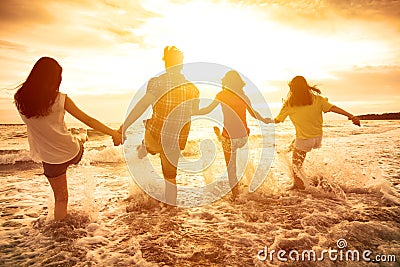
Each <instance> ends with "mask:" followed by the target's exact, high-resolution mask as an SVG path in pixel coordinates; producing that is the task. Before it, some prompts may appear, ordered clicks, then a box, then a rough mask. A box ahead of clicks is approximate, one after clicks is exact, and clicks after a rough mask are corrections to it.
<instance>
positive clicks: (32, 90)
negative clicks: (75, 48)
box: [14, 57, 62, 118]
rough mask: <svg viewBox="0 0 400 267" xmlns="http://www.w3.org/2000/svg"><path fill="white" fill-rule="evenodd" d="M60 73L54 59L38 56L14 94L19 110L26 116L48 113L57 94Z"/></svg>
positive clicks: (60, 69) (59, 67)
mask: <svg viewBox="0 0 400 267" xmlns="http://www.w3.org/2000/svg"><path fill="white" fill-rule="evenodd" d="M61 73H62V68H61V66H60V64H58V62H57V61H56V60H55V59H53V58H50V57H42V58H40V59H39V60H38V61H37V62H36V63H35V65H34V66H33V68H32V70H31V72H30V73H29V76H28V78H26V81H25V82H24V83H22V84H21V85H20V86H19V89H18V91H17V92H16V93H15V95H14V100H15V105H16V106H17V109H18V110H19V112H20V113H21V114H23V115H25V116H26V117H27V118H30V117H40V116H46V115H48V114H49V113H50V110H51V107H52V105H53V104H54V101H55V100H56V97H57V95H58V90H59V87H60V83H61Z"/></svg>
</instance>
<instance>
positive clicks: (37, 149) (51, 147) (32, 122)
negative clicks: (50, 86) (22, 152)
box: [20, 93, 80, 164]
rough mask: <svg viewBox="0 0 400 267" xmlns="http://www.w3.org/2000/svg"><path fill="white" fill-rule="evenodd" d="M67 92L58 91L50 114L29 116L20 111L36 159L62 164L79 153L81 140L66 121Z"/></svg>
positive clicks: (33, 156) (32, 155)
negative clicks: (71, 131)
mask: <svg viewBox="0 0 400 267" xmlns="http://www.w3.org/2000/svg"><path fill="white" fill-rule="evenodd" d="M65 97H66V94H63V93H58V96H57V97H56V100H55V101H54V104H53V106H52V108H51V111H50V113H49V115H47V116H41V117H30V118H27V117H25V116H24V115H22V114H21V113H20V116H21V118H22V120H23V121H24V122H25V124H26V126H27V128H28V141H29V147H30V154H31V157H32V159H33V160H34V161H43V162H46V163H50V164H60V163H64V162H67V161H70V160H71V159H73V158H74V157H76V156H77V155H78V153H79V149H80V146H79V142H78V140H77V139H76V138H74V137H73V136H72V135H71V134H70V133H69V132H68V129H67V126H66V125H65V122H64V115H65V109H64V103H65Z"/></svg>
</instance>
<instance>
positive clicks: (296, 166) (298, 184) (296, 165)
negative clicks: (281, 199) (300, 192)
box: [292, 149, 307, 189]
mask: <svg viewBox="0 0 400 267" xmlns="http://www.w3.org/2000/svg"><path fill="white" fill-rule="evenodd" d="M306 155H307V152H305V151H301V150H298V149H294V150H293V156H292V162H293V179H294V182H293V188H297V189H305V186H304V182H303V180H301V179H300V176H299V172H300V168H301V166H302V165H303V162H304V160H305V158H306Z"/></svg>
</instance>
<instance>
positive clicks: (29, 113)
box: [14, 57, 122, 220]
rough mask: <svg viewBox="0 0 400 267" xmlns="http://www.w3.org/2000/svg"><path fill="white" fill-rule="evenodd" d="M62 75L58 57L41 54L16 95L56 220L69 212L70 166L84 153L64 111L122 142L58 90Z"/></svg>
mask: <svg viewBox="0 0 400 267" xmlns="http://www.w3.org/2000/svg"><path fill="white" fill-rule="evenodd" d="M61 75H62V68H61V66H60V65H59V64H58V62H57V61H56V60H54V59H53V58H50V57H42V58H40V59H39V60H38V61H37V62H36V63H35V65H34V66H33V68H32V70H31V72H30V74H29V76H28V78H27V79H26V81H25V82H24V83H22V84H21V85H20V86H19V89H18V91H17V92H16V93H15V95H14V100H15V105H16V106H17V109H18V112H19V113H20V116H21V118H22V120H23V121H24V122H25V124H26V125H27V130H28V141H29V147H30V152H31V156H32V158H33V159H35V160H40V161H42V164H43V169H44V175H45V176H46V177H47V179H48V181H49V183H50V185H51V188H52V189H53V192H54V199H55V205H54V219H55V220H62V219H64V218H65V217H66V215H67V206H68V187H67V177H66V171H67V167H68V166H69V165H71V164H77V163H78V162H79V161H80V160H81V158H82V154H83V142H82V141H81V140H78V139H76V138H75V137H73V136H72V135H71V134H70V133H69V132H68V129H67V127H66V125H65V122H64V115H65V111H67V112H68V113H70V114H71V115H72V116H74V117H75V118H77V119H78V120H80V121H81V122H83V123H84V124H86V125H88V126H89V127H91V128H93V129H95V130H98V131H100V132H102V133H104V134H107V135H110V136H112V138H113V141H114V145H119V144H121V142H122V136H121V134H120V133H118V132H117V131H115V130H112V129H110V128H109V127H107V126H106V125H104V124H102V123H101V122H99V121H97V120H96V119H94V118H92V117H90V116H88V115H87V114H86V113H84V112H83V111H81V110H80V109H79V108H78V107H77V106H76V105H75V104H74V102H73V101H72V100H71V99H70V98H69V97H68V96H67V95H66V94H63V93H61V92H59V87H60V83H61V80H62V76H61ZM83 141H84V140H83Z"/></svg>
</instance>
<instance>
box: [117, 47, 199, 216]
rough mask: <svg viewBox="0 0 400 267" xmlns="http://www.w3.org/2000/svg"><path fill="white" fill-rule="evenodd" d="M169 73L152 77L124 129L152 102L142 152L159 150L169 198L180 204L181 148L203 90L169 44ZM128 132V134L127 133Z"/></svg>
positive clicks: (170, 201)
mask: <svg viewBox="0 0 400 267" xmlns="http://www.w3.org/2000/svg"><path fill="white" fill-rule="evenodd" d="M163 60H164V63H165V69H166V71H165V73H163V74H161V75H160V76H158V77H154V78H152V79H150V80H149V82H148V85H147V89H146V93H145V95H144V96H143V97H142V98H141V99H140V100H139V102H138V103H137V104H136V105H135V107H133V109H132V110H131V112H130V113H129V115H128V116H127V118H126V119H125V122H124V123H123V125H121V127H120V131H121V132H122V131H124V132H125V131H126V130H127V128H128V127H129V126H130V125H131V124H132V123H134V122H135V121H136V120H137V119H138V118H139V117H140V116H141V115H142V114H143V113H144V112H145V111H146V110H147V108H148V107H149V106H150V105H151V106H152V109H153V114H152V117H151V118H150V119H148V120H147V121H145V136H144V140H143V143H142V145H140V146H139V147H138V156H139V158H142V157H144V156H146V154H147V152H149V153H151V154H153V155H154V154H159V155H160V159H161V167H162V173H163V176H164V179H165V200H166V202H167V203H168V204H167V205H168V207H169V208H171V207H172V206H171V205H176V198H177V187H176V175H177V166H178V160H179V156H180V151H181V150H183V149H184V148H185V146H186V142H187V138H188V135H189V130H190V120H191V116H192V114H193V112H196V111H198V108H199V99H198V98H199V90H198V89H197V87H196V86H195V85H194V84H192V83H191V82H189V81H188V80H186V78H185V76H184V75H183V74H182V73H181V71H182V68H183V65H182V63H183V53H182V52H181V51H180V50H179V49H177V48H176V47H175V46H171V47H168V46H167V47H165V49H164V57H163ZM124 135H125V134H124Z"/></svg>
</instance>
